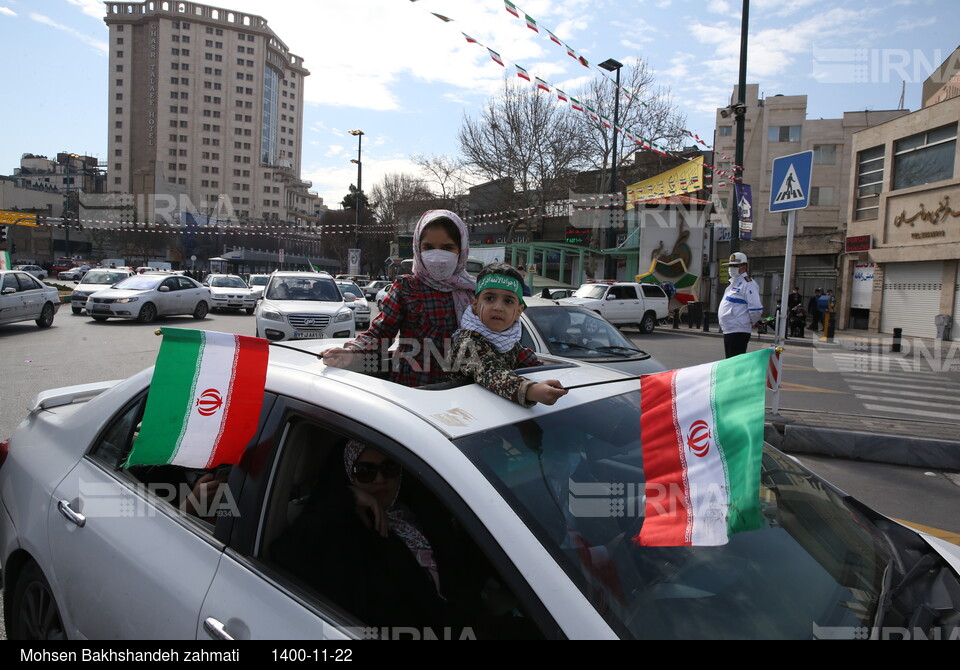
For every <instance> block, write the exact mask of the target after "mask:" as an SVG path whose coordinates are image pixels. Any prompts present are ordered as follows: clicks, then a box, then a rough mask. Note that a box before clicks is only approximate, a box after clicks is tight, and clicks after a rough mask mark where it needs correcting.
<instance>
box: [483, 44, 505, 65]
mask: <svg viewBox="0 0 960 670" xmlns="http://www.w3.org/2000/svg"><path fill="white" fill-rule="evenodd" d="M487 52H489V54H490V58H492V59H493V62H494V63H497V64H498V65H500V66H502V67H506V65H504V64H503V59H502V58H500V54H498V53H497V52H496V51H494V50H493V49H491V48H490V47H487Z"/></svg>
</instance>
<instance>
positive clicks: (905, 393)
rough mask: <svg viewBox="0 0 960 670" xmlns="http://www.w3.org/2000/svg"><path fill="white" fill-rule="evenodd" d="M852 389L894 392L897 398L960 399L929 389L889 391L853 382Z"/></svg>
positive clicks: (959, 398)
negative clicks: (933, 392)
mask: <svg viewBox="0 0 960 670" xmlns="http://www.w3.org/2000/svg"><path fill="white" fill-rule="evenodd" d="M855 383H858V384H862V383H863V382H855ZM908 388H911V387H908ZM850 390H851V391H867V392H868V393H892V394H893V395H894V396H895V397H897V398H899V397H900V396H910V397H911V398H936V399H937V400H950V399H951V397H957V399H958V400H960V396H951V394H949V393H939V394H936V395H934V394H932V393H930V392H929V391H927V392H926V393H923V392H919V391H901V390H899V389H898V390H896V391H887V390H885V389H878V388H873V387H872V386H854V385H853V384H851V385H850Z"/></svg>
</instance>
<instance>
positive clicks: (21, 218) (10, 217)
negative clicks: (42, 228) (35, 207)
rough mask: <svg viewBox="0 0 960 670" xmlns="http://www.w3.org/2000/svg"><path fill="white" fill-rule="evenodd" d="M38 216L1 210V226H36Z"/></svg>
mask: <svg viewBox="0 0 960 670" xmlns="http://www.w3.org/2000/svg"><path fill="white" fill-rule="evenodd" d="M36 225H37V215H36V214H27V213H26V212H10V211H7V210H0V226H36Z"/></svg>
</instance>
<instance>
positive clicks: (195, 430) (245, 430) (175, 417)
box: [125, 328, 269, 468]
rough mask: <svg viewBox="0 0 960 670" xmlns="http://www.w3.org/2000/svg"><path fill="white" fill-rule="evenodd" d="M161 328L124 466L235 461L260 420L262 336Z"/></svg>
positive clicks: (263, 377) (264, 366)
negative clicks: (144, 403)
mask: <svg viewBox="0 0 960 670" xmlns="http://www.w3.org/2000/svg"><path fill="white" fill-rule="evenodd" d="M161 330H162V333H163V342H162V344H161V345H160V353H159V354H158V355H157V363H156V367H155V369H154V372H153V379H152V381H151V382H150V393H149V395H148V396H147V406H146V409H145V410H144V415H143V423H142V425H141V427H140V432H139V434H138V435H137V439H136V440H135V441H134V443H133V448H132V450H131V451H130V455H129V456H128V458H127V462H126V464H125V465H126V466H127V467H129V466H131V465H168V464H169V465H179V466H183V467H188V468H211V467H214V466H216V465H222V464H236V463H239V462H240V457H241V456H242V455H243V450H244V448H245V447H246V446H247V444H248V443H249V442H250V440H251V439H252V438H253V436H254V434H255V432H256V429H257V425H258V423H259V420H260V408H261V405H262V404H263V391H264V387H265V385H266V378H267V361H268V358H269V353H268V348H267V347H268V343H267V341H266V340H264V339H262V338H259V337H246V336H243V335H232V334H227V333H215V332H209V331H203V330H187V329H182V328H163V329H161Z"/></svg>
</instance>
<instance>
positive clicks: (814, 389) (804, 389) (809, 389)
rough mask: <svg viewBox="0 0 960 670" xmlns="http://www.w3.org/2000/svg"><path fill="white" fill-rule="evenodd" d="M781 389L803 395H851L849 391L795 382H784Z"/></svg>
mask: <svg viewBox="0 0 960 670" xmlns="http://www.w3.org/2000/svg"><path fill="white" fill-rule="evenodd" d="M780 388H781V389H783V390H784V391H797V392H801V393H839V394H841V395H850V393H849V392H848V391H836V390H834V389H825V388H820V387H818V386H807V385H806V384H797V383H795V382H782V383H781V384H780Z"/></svg>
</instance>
